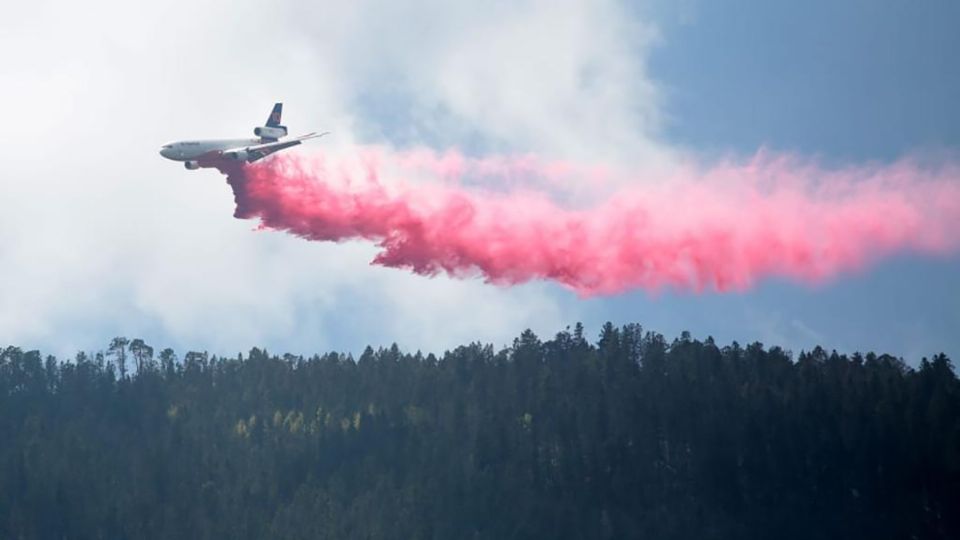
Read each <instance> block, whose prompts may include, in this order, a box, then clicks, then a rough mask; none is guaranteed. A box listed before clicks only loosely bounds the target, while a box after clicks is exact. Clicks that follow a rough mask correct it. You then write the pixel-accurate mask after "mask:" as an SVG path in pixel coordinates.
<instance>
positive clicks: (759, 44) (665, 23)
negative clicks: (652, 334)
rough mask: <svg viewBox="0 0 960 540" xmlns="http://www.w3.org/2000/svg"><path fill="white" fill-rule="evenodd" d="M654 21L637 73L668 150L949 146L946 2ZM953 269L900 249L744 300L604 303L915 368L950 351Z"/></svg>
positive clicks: (955, 77)
mask: <svg viewBox="0 0 960 540" xmlns="http://www.w3.org/2000/svg"><path fill="white" fill-rule="evenodd" d="M671 10H672V12H671ZM661 16H662V18H661V20H660V25H661V31H662V33H663V36H662V43H661V45H660V46H659V47H656V48H654V49H653V53H652V55H651V60H650V66H651V72H652V76H653V77H654V78H655V79H656V80H658V81H660V82H661V83H662V84H663V86H664V87H666V88H667V89H668V90H667V99H666V114H667V116H668V117H669V120H668V122H667V124H666V130H665V133H666V137H667V138H668V139H669V140H670V141H671V142H674V143H676V144H680V145H683V146H686V147H689V148H691V149H694V150H696V151H698V152H701V153H705V154H712V153H717V154H724V153H728V152H733V153H737V154H750V153H752V152H755V151H756V150H757V149H758V148H761V147H766V148H771V149H776V150H783V151H790V152H796V153H800V154H803V155H808V156H815V157H818V158H819V159H821V160H822V161H823V162H825V163H828V164H849V163H861V162H865V161H881V162H889V161H893V160H895V159H897V158H899V157H902V156H904V155H908V154H911V153H920V154H923V153H932V154H941V153H951V154H953V153H955V152H956V151H957V149H958V148H960V121H958V120H960V108H958V105H957V99H956V96H958V95H960V70H958V69H957V68H956V65H957V61H958V58H957V55H958V54H960V33H958V32H957V31H956V21H958V20H960V4H957V3H956V2H949V1H932V2H919V3H909V2H895V1H881V2H876V1H850V2H829V1H820V0H816V1H810V2H764V1H759V0H758V1H738V2H723V3H721V2H689V3H687V4H685V5H684V6H683V7H682V8H681V9H679V10H677V9H675V8H667V11H666V12H663V13H661ZM958 234H960V232H958ZM958 276H960V258H957V257H952V258H945V259H930V258H922V257H911V256H908V255H904V256H901V257H897V258H894V259H892V260H886V261H883V262H881V263H880V264H879V265H877V266H874V267H872V268H870V269H868V270H867V271H866V272H863V273H858V274H855V275H849V276H844V277H842V278H840V279H838V280H836V281H834V282H832V283H830V284H827V285H826V286H817V287H808V286H803V285H797V284H789V283H766V284H764V285H763V286H761V287H759V288H758V289H757V290H755V291H752V292H749V293H746V294H743V295H723V296H721V297H715V298H711V299H705V298H688V297H682V296H681V297H679V298H675V297H671V298H669V299H660V300H658V301H655V302H650V301H648V300H647V299H645V298H644V297H643V296H642V295H631V296H630V298H622V299H616V300H614V302H613V304H614V306H615V308H614V309H615V311H616V312H617V313H618V316H619V317H621V318H623V319H630V318H636V319H639V320H643V319H644V318H645V317H644V316H642V315H638V314H639V313H643V312H644V311H647V312H660V311H667V312H668V313H669V314H668V315H665V316H664V322H663V323H662V324H659V325H658V327H660V328H663V329H666V328H669V329H670V330H671V331H675V329H676V328H679V327H682V326H689V327H690V329H691V330H692V331H694V332H695V333H696V334H702V333H703V332H705V331H708V332H710V331H712V332H716V333H717V334H718V335H721V336H724V337H725V338H729V337H730V336H739V335H744V331H743V330H744V329H747V328H755V325H756V323H755V322H754V323H751V322H750V320H751V319H754V320H755V319H756V318H758V317H759V318H763V319H767V320H768V321H769V323H770V327H769V330H768V331H769V332H770V335H769V337H764V336H763V335H762V334H761V335H756V334H754V336H749V337H751V338H754V339H761V340H765V341H767V342H776V341H778V340H777V336H781V337H780V340H783V341H786V342H788V343H789V342H793V343H795V345H794V347H797V346H798V344H800V343H809V338H810V337H812V336H814V335H815V336H819V337H820V339H819V341H821V342H822V343H824V344H826V345H827V346H832V347H837V348H838V349H841V350H847V351H849V350H852V349H863V348H873V349H876V350H879V351H890V352H893V353H895V354H901V355H907V356H908V359H910V360H912V361H916V360H918V358H919V355H929V354H931V353H933V352H934V351H935V350H941V349H942V350H946V351H949V352H950V354H952V355H953V356H954V357H956V356H957V355H958V354H960V278H958ZM667 303H670V304H671V305H670V306H669V308H667ZM707 329H709V330H707ZM809 331H812V335H811V332H809ZM747 337H748V336H746V335H744V338H747Z"/></svg>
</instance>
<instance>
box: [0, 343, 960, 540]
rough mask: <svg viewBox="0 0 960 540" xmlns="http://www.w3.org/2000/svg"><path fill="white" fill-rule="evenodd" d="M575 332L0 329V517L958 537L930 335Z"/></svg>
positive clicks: (116, 522) (94, 525)
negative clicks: (182, 350) (279, 342)
mask: <svg viewBox="0 0 960 540" xmlns="http://www.w3.org/2000/svg"><path fill="white" fill-rule="evenodd" d="M582 334H583V332H582V329H581V328H580V327H579V326H578V327H577V328H575V329H573V330H568V331H564V332H560V333H558V334H557V335H556V336H554V337H553V338H552V339H550V340H546V341H543V340H541V339H539V338H538V337H536V336H535V335H533V333H531V332H529V331H527V332H524V333H522V334H521V335H520V337H519V338H517V339H516V340H515V341H514V343H513V345H512V346H511V347H509V348H506V349H504V350H499V351H497V350H494V348H493V347H491V346H484V345H480V344H470V345H466V346H463V347H459V348H457V349H455V350H453V351H449V352H446V353H445V354H444V355H443V356H442V357H435V356H434V355H427V356H424V355H422V354H420V353H417V354H409V353H405V352H401V351H400V350H399V349H398V348H397V347H396V346H393V347H391V348H387V349H379V350H373V349H369V348H368V349H367V350H366V351H365V352H364V353H363V354H362V355H361V356H360V357H359V358H356V359H354V358H351V357H348V356H345V355H341V354H336V353H329V354H324V355H318V356H314V357H311V358H303V357H294V356H290V355H284V356H277V355H274V354H271V353H268V352H266V351H262V350H258V349H253V350H252V351H250V353H249V354H248V355H245V356H242V357H237V358H222V357H215V356H210V355H208V354H207V353H197V352H190V353H187V354H185V355H184V356H183V357H182V358H179V357H178V356H177V355H176V354H175V353H174V351H171V350H169V349H166V350H164V351H162V352H160V353H159V354H156V355H155V354H154V351H153V349H152V348H150V347H149V346H148V345H146V344H144V343H143V342H142V341H141V340H134V341H132V342H128V341H127V340H125V339H122V338H118V339H116V340H114V342H113V343H112V344H111V346H110V347H109V348H108V349H107V352H106V353H105V354H96V355H94V356H92V357H91V356H87V355H84V354H79V355H78V356H77V357H76V358H73V359H69V361H66V362H61V361H58V360H57V359H54V358H52V357H47V358H44V357H43V356H42V355H41V353H39V352H36V351H23V350H21V349H18V348H15V347H8V348H6V349H0V441H2V443H0V538H71V539H74V538H76V539H80V538H111V539H113V538H290V539H294V538H304V539H307V538H310V539H315V538H331V539H332V538H338V539H342V538H367V539H379V538H411V539H412V538H419V539H428V538H432V539H451V538H470V539H509V538H514V539H521V538H528V539H534V538H558V539H559V538H640V537H645V538H659V539H672V538H676V539H688V538H699V539H704V538H708V539H709V538H717V539H720V538H731V539H732V538H740V539H742V538H796V539H811V538H864V537H870V538H911V537H913V538H957V537H960V516H958V514H957V513H956V512H955V510H956V509H957V508H960V383H958V380H957V378H956V376H955V374H954V371H953V368H952V366H951V363H950V361H949V359H947V358H946V357H945V356H943V355H938V356H935V357H933V358H932V359H931V360H927V359H924V360H923V361H922V362H920V364H919V365H918V367H917V368H916V369H913V368H909V367H907V366H906V365H905V364H904V363H903V362H902V361H900V360H899V359H896V358H893V357H890V356H885V355H880V356H878V355H874V354H866V355H853V356H850V357H848V356H843V355H838V354H836V353H828V352H826V351H825V350H823V349H820V348H817V349H815V350H813V351H812V352H806V353H801V354H798V355H791V354H789V353H787V352H785V351H783V350H781V349H780V348H777V347H772V348H765V347H764V346H762V345H760V344H752V345H749V346H746V347H741V346H739V345H738V344H736V343H734V344H731V345H727V346H718V345H716V344H714V343H713V340H711V339H707V340H706V341H698V340H694V339H691V338H690V336H689V335H687V334H684V335H683V336H681V337H680V338H678V339H675V340H673V341H672V342H671V341H668V340H666V339H664V337H663V336H661V335H659V334H656V333H652V332H646V333H645V332H643V331H642V329H641V328H640V327H639V326H638V325H627V326H625V327H622V328H615V327H613V326H611V325H607V326H605V327H604V329H603V330H602V332H601V335H600V336H599V339H598V340H597V341H596V342H595V343H593V342H591V341H590V340H588V339H587V338H585V337H584V336H583V335H582ZM951 508H952V509H953V510H950V509H951Z"/></svg>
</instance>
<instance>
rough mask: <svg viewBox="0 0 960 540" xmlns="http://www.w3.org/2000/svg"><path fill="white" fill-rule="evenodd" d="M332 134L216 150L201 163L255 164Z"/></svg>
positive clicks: (324, 133)
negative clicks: (237, 161) (285, 150)
mask: <svg viewBox="0 0 960 540" xmlns="http://www.w3.org/2000/svg"><path fill="white" fill-rule="evenodd" d="M328 133H330V132H329V131H324V132H323V133H319V134H317V133H307V134H306V135H300V136H299V137H294V138H292V139H288V140H286V141H274V142H268V143H264V144H255V145H253V146H241V147H237V148H228V149H226V150H216V151H214V152H211V153H210V154H209V155H207V156H206V157H205V158H204V157H201V159H200V161H203V159H207V160H208V161H212V160H217V159H224V158H226V159H230V160H239V161H246V162H247V163H253V162H254V161H257V160H261V159H263V158H265V157H267V156H269V155H270V154H272V153H274V152H279V151H280V150H283V149H285V148H290V147H291V146H296V145H298V144H301V143H302V142H303V141H308V140H310V139H317V138H320V137H323V136H324V135H327V134H328Z"/></svg>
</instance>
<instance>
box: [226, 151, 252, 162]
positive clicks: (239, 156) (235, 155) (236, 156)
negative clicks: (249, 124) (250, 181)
mask: <svg viewBox="0 0 960 540" xmlns="http://www.w3.org/2000/svg"><path fill="white" fill-rule="evenodd" d="M249 157H250V152H247V151H246V150H231V151H230V152H224V153H223V158H224V159H229V160H231V161H247V159H248V158H249Z"/></svg>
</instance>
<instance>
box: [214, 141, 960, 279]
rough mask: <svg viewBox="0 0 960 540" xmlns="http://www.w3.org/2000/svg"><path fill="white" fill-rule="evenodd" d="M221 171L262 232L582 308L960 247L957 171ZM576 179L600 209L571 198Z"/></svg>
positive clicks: (498, 161)
mask: <svg viewBox="0 0 960 540" xmlns="http://www.w3.org/2000/svg"><path fill="white" fill-rule="evenodd" d="M221 171H222V172H223V173H224V174H226V175H227V177H228V179H227V181H228V182H229V184H230V186H231V187H232V188H233V192H234V195H235V198H236V204H237V209H236V214H235V216H236V217H238V218H244V219H248V218H258V219H259V220H260V224H261V225H260V227H261V228H265V229H273V230H279V231H287V232H289V233H291V234H295V235H297V236H300V237H302V238H305V239H307V240H319V241H337V242H339V241H345V240H352V239H363V240H368V241H372V242H375V243H376V244H377V245H378V246H379V247H380V248H381V250H380V252H379V254H378V255H377V256H376V258H375V259H374V261H373V263H374V264H380V265H384V266H389V267H395V268H408V269H410V270H412V271H414V272H416V273H418V274H424V275H435V274H437V273H440V272H446V273H447V274H450V275H453V276H458V277H466V276H471V275H476V274H477V273H479V274H482V275H483V276H484V277H485V278H486V280H487V281H489V282H492V283H496V284H517V283H523V282H526V281H530V280H537V279H549V280H554V281H557V282H559V283H561V284H563V285H565V286H567V287H569V288H571V289H573V290H574V291H576V292H577V293H578V294H580V295H582V296H591V295H597V294H613V293H618V292H622V291H626V290H629V289H635V288H642V289H646V290H649V291H657V290H660V289H662V288H664V287H672V288H677V289H682V290H692V291H703V290H705V289H714V290H718V291H728V290H744V289H746V288H749V287H751V286H753V285H754V284H756V283H757V281H758V280H760V279H762V278H765V277H775V276H780V277H787V278H791V279H794V280H799V281H802V282H807V283H818V282H821V281H823V280H825V279H827V278H830V277H833V276H836V275H837V274H839V273H841V272H844V271H851V270H856V269H859V268H862V267H863V266H864V265H866V264H867V263H870V262H873V261H875V260H877V259H878V258H879V257H882V256H885V255H890V254H892V253H895V252H899V251H904V250H907V251H920V252H927V253H934V254H949V253H952V252H954V251H956V250H957V249H958V247H960V170H958V168H957V167H956V166H955V165H939V166H936V167H923V166H921V165H918V164H916V163H914V162H911V161H901V162H897V163H894V164H892V165H886V166H873V167H852V168H842V169H824V168H821V167H818V166H816V165H810V164H805V163H803V162H799V161H797V160H795V159H791V158H788V157H777V156H773V157H771V156H763V155H760V156H758V157H757V158H755V159H753V160H752V161H750V162H747V163H744V164H736V163H729V164H721V165H717V166H713V167H710V168H706V169H702V168H701V169H698V168H696V167H684V168H683V170H682V171H680V172H677V173H675V174H672V175H668V176H666V177H664V178H641V177H637V178H634V179H631V177H630V176H629V175H620V176H617V175H616V174H614V173H612V172H610V171H609V170H607V169H605V168H598V167H594V168H591V169H587V168H579V169H578V168H577V167H576V166H574V165H571V164H567V163H547V162H542V161H539V160H537V159H534V158H515V159H502V158H484V159H474V158H467V157H463V156H462V155H460V154H457V153H448V154H443V155H436V154H433V153H431V152H429V151H391V150H386V149H369V148H368V149H360V150H358V151H357V154H356V155H355V156H353V157H352V158H337V157H331V156H324V157H317V158H305V157H298V156H277V157H274V158H272V159H269V160H266V161H263V162H259V163H256V164H252V165H240V164H236V165H229V166H228V165H225V166H224V167H222V168H221ZM578 175H581V177H580V178H576V177H577V176H578ZM571 178H573V179H576V180H578V183H577V189H578V190H579V191H580V192H585V193H588V194H591V195H593V196H594V198H595V199H596V200H594V201H593V202H590V203H587V202H585V201H584V200H583V197H582V196H581V197H575V196H572V195H570V194H569V193H568V194H567V195H566V197H564V194H563V182H564V179H566V180H570V179H571ZM568 187H569V186H568ZM585 187H586V190H585V189H584V188H585ZM601 192H603V193H607V196H604V197H602V198H597V197H596V194H598V193H601ZM564 199H566V201H567V202H566V203H563V202H560V201H561V200H564Z"/></svg>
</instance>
